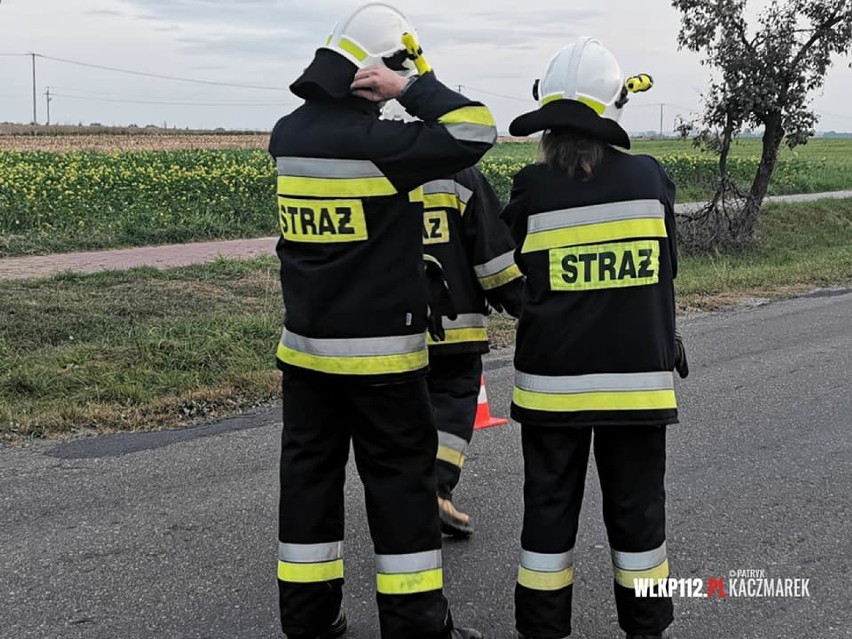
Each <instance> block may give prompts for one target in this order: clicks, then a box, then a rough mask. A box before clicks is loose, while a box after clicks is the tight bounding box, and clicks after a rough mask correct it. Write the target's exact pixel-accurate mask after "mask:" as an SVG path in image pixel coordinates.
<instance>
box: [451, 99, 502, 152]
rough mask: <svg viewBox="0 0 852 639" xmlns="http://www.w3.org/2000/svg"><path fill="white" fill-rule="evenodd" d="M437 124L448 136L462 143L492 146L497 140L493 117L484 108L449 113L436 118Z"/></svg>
mask: <svg viewBox="0 0 852 639" xmlns="http://www.w3.org/2000/svg"><path fill="white" fill-rule="evenodd" d="M438 122H440V123H441V124H443V125H444V126H445V127H446V129H447V131H448V132H449V133H450V135H452V136H453V137H454V138H456V139H457V140H461V141H463V142H482V143H485V144H494V142H495V141H496V140H497V126H496V124H495V122H494V116H492V115H491V111H489V110H488V108H487V107H484V106H466V107H462V108H460V109H456V110H455V111H450V112H449V113H445V114H444V115H442V116H441V117H440V118H438Z"/></svg>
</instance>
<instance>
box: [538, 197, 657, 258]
mask: <svg viewBox="0 0 852 639" xmlns="http://www.w3.org/2000/svg"><path fill="white" fill-rule="evenodd" d="M667 235H668V233H667V230H666V224H665V209H664V207H663V204H662V203H661V202H660V201H658V200H629V201H624V202H611V203H607V204H595V205H591V206H580V207H575V208H571V209H563V210H557V211H545V212H543V213H536V214H535V215H531V216H530V217H529V218H528V220H527V237H526V240H525V241H524V246H523V248H522V252H523V253H529V252H532V251H541V250H546V249H551V248H558V247H562V246H575V245H578V244H595V243H603V242H610V241H617V240H625V239H632V238H639V237H667Z"/></svg>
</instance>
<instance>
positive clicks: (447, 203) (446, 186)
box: [423, 180, 473, 215]
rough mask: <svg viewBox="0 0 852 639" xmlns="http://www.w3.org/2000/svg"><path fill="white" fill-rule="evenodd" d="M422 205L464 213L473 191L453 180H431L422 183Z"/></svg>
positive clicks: (427, 207) (428, 207)
mask: <svg viewBox="0 0 852 639" xmlns="http://www.w3.org/2000/svg"><path fill="white" fill-rule="evenodd" d="M423 193H424V202H423V205H424V207H425V208H426V209H427V210H428V209H454V210H457V211H458V212H459V213H460V214H462V215H464V213H465V211H466V210H467V204H468V202H470V198H472V197H473V191H471V190H470V189H469V188H467V187H466V186H464V185H463V184H459V183H458V182H456V181H455V180H433V181H431V182H427V183H426V184H424V185H423Z"/></svg>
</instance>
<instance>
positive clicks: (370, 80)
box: [351, 64, 408, 102]
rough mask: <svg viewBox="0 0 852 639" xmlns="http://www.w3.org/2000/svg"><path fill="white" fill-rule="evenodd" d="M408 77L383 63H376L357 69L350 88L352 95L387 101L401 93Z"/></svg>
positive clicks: (376, 100) (375, 100) (370, 99)
mask: <svg viewBox="0 0 852 639" xmlns="http://www.w3.org/2000/svg"><path fill="white" fill-rule="evenodd" d="M407 84H408V78H404V77H402V76H401V75H399V74H398V73H396V71H392V70H391V69H388V68H387V67H386V66H384V65H381V64H379V65H376V66H372V67H366V68H364V69H359V70H358V72H357V73H356V74H355V81H354V82H353V83H352V86H351V89H352V93H353V94H354V95H357V96H358V97H359V98H364V99H365V100H369V101H370V102H387V101H388V100H393V99H395V98H398V97H399V96H400V95H402V92H403V90H404V89H405V86H406V85H407Z"/></svg>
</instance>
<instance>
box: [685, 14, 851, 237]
mask: <svg viewBox="0 0 852 639" xmlns="http://www.w3.org/2000/svg"><path fill="white" fill-rule="evenodd" d="M672 5H673V6H674V7H675V8H676V9H678V10H679V11H680V12H681V14H682V15H681V30H680V34H679V37H678V44H679V46H680V48H685V49H688V50H690V51H695V52H697V53H700V54H703V59H702V64H703V65H705V66H708V67H711V68H712V69H713V70H714V76H713V79H712V81H711V83H710V87H709V89H708V91H707V92H706V93H705V94H704V96H703V98H704V112H703V114H702V115H701V116H700V117H699V118H698V119H696V120H694V121H691V122H684V123H682V124H681V126H680V127H679V128H680V130H681V133H682V134H683V135H685V136H688V135H692V136H694V138H695V141H696V143H697V144H701V145H703V146H705V147H706V148H709V149H711V150H712V151H714V152H716V153H718V155H719V175H718V183H717V184H716V193H715V196H714V197H713V199H712V201H711V202H710V203H708V205H707V206H706V207H704V208H703V209H702V210H701V211H699V212H698V213H694V214H690V215H689V216H686V218H685V219H684V220H683V222H684V223H682V224H681V227H682V233H683V236H684V237H683V239H684V241H685V242H686V244H687V245H689V246H691V247H692V248H695V249H699V250H714V249H716V250H718V249H725V248H735V247H740V246H743V245H745V244H748V243H750V242H751V241H752V240H753V239H754V230H755V225H756V223H757V219H758V216H759V214H760V208H761V206H762V204H763V200H764V198H765V197H766V193H767V190H768V188H769V182H770V179H771V177H772V172H773V170H774V169H775V164H776V162H777V160H778V151H779V149H780V147H781V144H782V142H786V144H787V145H788V146H789V147H790V148H793V147H795V146H797V145H799V144H804V143H806V142H807V140H808V138H809V137H810V136H812V135H813V129H814V126H815V124H816V122H817V120H818V118H817V115H816V114H815V113H814V112H813V109H812V108H811V98H812V96H813V93H814V91H815V90H817V89H819V88H820V87H822V85H823V83H824V81H825V76H826V74H827V73H828V70H829V68H830V67H831V65H832V59H833V57H834V56H836V55H837V54H843V53H847V52H848V51H849V48H850V44H852V0H771V1H770V2H767V3H766V4H765V6H764V7H763V8H762V10H761V11H760V12H759V15H758V17H757V21H756V24H754V25H752V26H750V25H749V24H748V20H747V16H746V11H747V0H673V1H672ZM744 129H762V130H763V136H762V142H763V144H762V152H761V159H760V164H759V166H758V168H757V171H756V173H755V176H754V179H753V181H752V184H751V186H750V187H749V188H748V190H742V189H741V188H740V187H739V186H738V185H737V184H735V183H734V182H733V180H732V179H731V177H730V174H729V172H728V167H727V164H728V157H729V153H730V148H731V142H732V141H733V140H734V139H735V138H736V137H737V135H739V133H740V132H742V131H743V130H744Z"/></svg>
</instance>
